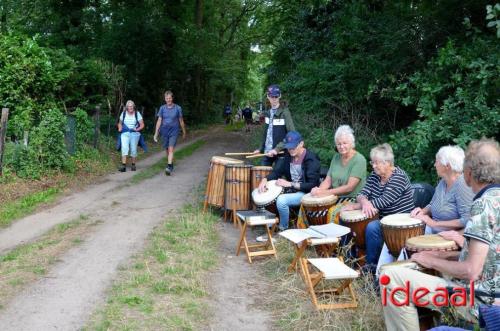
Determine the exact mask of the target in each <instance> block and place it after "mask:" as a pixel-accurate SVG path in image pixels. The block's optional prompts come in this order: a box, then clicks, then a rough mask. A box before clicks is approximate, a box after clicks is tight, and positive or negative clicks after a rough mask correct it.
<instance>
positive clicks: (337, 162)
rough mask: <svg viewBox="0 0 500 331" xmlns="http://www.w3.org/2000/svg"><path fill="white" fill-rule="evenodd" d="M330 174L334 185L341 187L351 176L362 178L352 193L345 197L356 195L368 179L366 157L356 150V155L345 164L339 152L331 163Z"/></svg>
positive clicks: (333, 186)
mask: <svg viewBox="0 0 500 331" xmlns="http://www.w3.org/2000/svg"><path fill="white" fill-rule="evenodd" d="M328 176H330V177H331V178H332V187H331V188H335V187H339V186H342V185H345V184H347V181H348V180H349V177H357V178H359V179H361V180H360V181H359V183H358V185H357V186H356V188H355V189H354V191H352V192H351V193H350V194H347V195H345V196H344V197H355V196H356V195H357V194H358V192H359V191H361V189H362V188H363V186H364V185H365V180H366V159H365V157H364V156H363V155H361V154H360V153H358V152H356V154H354V156H353V157H352V158H351V159H350V160H349V162H348V163H347V164H346V165H345V166H343V165H342V160H341V157H340V154H339V153H336V154H335V155H334V156H333V158H332V162H331V163H330V169H328Z"/></svg>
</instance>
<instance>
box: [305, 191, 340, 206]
mask: <svg viewBox="0 0 500 331" xmlns="http://www.w3.org/2000/svg"><path fill="white" fill-rule="evenodd" d="M335 202H337V196H336V195H328V196H326V197H313V196H312V195H311V193H307V194H306V195H304V196H303V197H302V201H301V203H302V204H303V205H304V206H313V207H314V206H326V205H333V204H334V203H335Z"/></svg>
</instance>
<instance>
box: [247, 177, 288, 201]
mask: <svg viewBox="0 0 500 331" xmlns="http://www.w3.org/2000/svg"><path fill="white" fill-rule="evenodd" d="M266 187H267V191H266V192H262V193H260V192H259V189H258V188H256V189H255V190H253V191H252V200H253V202H254V203H255V205H256V206H267V205H269V204H271V203H272V202H273V201H274V200H276V198H278V196H279V195H280V194H281V192H283V187H281V186H278V185H276V181H275V180H270V181H269V182H267V184H266Z"/></svg>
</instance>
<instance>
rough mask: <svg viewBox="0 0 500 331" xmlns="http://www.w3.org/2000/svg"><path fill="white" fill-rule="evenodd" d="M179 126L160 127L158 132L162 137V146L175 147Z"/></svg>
mask: <svg viewBox="0 0 500 331" xmlns="http://www.w3.org/2000/svg"><path fill="white" fill-rule="evenodd" d="M179 132H180V128H179V127H175V126H174V127H161V129H160V133H161V137H162V139H163V148H165V149H166V148H168V147H175V145H176V144H177V137H178V136H179Z"/></svg>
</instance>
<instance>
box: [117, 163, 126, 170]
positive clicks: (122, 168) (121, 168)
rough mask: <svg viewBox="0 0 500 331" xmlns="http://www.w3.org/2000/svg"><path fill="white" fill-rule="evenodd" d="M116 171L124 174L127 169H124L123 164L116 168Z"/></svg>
mask: <svg viewBox="0 0 500 331" xmlns="http://www.w3.org/2000/svg"><path fill="white" fill-rule="evenodd" d="M118 171H119V172H125V171H127V167H125V165H124V164H123V165H122V166H121V167H120V168H118Z"/></svg>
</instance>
